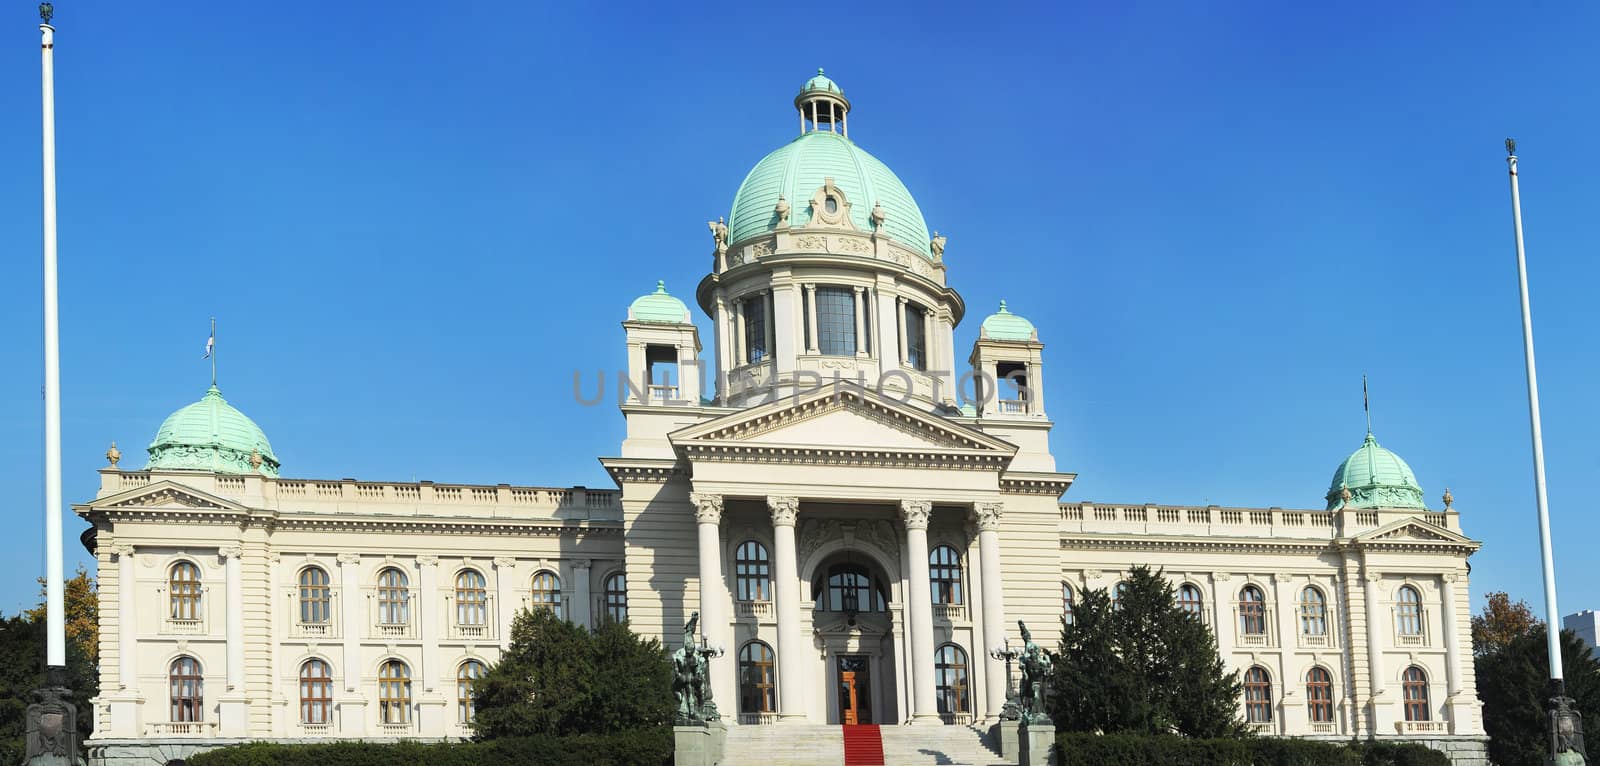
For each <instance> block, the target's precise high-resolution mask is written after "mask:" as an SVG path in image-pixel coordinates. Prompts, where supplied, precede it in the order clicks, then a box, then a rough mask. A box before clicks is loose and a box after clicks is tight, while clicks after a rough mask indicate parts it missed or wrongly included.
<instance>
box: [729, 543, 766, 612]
mask: <svg viewBox="0 0 1600 766" xmlns="http://www.w3.org/2000/svg"><path fill="white" fill-rule="evenodd" d="M770 566H771V565H770V563H769V562H768V560H767V547H766V546H765V545H762V544H761V543H758V542H756V541H754V540H746V541H744V542H742V543H739V549H738V550H736V551H734V554H733V579H734V586H735V589H736V590H737V591H738V592H737V593H736V594H735V596H736V597H737V598H738V599H739V600H740V601H771V600H772V580H771V575H772V570H771V569H770Z"/></svg>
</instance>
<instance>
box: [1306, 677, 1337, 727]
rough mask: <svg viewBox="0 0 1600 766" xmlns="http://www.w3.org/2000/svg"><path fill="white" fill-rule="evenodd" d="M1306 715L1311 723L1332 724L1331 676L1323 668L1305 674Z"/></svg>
mask: <svg viewBox="0 0 1600 766" xmlns="http://www.w3.org/2000/svg"><path fill="white" fill-rule="evenodd" d="M1306 715H1307V716H1309V717H1310V718H1311V722H1312V723H1333V676H1332V675H1330V674H1329V673H1328V671H1327V670H1325V669H1323V668H1316V667H1314V668H1312V669H1311V670H1310V672H1308V673H1306Z"/></svg>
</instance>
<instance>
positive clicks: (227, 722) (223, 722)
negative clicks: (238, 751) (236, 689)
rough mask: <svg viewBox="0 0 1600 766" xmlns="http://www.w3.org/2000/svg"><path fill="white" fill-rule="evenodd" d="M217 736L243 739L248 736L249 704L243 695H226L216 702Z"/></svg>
mask: <svg viewBox="0 0 1600 766" xmlns="http://www.w3.org/2000/svg"><path fill="white" fill-rule="evenodd" d="M217 734H218V735H219V736H223V737H245V736H249V734H250V704H249V702H248V701H247V700H246V699H245V696H244V695H243V694H228V695H227V696H224V697H223V698H222V699H220V700H217Z"/></svg>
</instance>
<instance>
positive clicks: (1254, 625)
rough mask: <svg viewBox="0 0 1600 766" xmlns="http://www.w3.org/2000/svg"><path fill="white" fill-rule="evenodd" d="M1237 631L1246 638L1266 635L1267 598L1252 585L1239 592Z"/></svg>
mask: <svg viewBox="0 0 1600 766" xmlns="http://www.w3.org/2000/svg"><path fill="white" fill-rule="evenodd" d="M1239 630H1240V632H1242V633H1244V634H1245V635H1247V636H1264V635H1266V634H1267V597H1266V594H1264V593H1262V592H1261V589H1260V588H1257V587H1256V586H1254V585H1246V586H1244V587H1243V588H1241V589H1240V590H1239Z"/></svg>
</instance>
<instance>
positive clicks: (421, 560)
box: [417, 556, 439, 567]
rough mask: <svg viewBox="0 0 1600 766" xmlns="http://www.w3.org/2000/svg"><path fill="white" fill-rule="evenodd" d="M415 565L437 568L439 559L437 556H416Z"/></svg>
mask: <svg viewBox="0 0 1600 766" xmlns="http://www.w3.org/2000/svg"><path fill="white" fill-rule="evenodd" d="M417 563H418V564H421V565H423V566H425V567H436V566H439V557H438V556H418V557H417Z"/></svg>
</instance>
